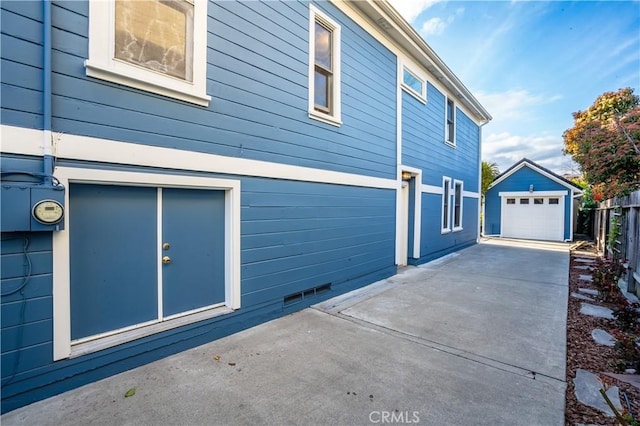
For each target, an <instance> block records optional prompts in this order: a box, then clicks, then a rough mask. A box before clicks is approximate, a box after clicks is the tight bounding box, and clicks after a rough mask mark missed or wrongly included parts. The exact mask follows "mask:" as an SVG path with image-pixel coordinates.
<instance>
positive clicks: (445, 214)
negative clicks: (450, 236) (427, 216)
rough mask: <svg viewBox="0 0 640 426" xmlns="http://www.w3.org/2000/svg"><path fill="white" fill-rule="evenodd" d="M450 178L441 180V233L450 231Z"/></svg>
mask: <svg viewBox="0 0 640 426" xmlns="http://www.w3.org/2000/svg"><path fill="white" fill-rule="evenodd" d="M450 218H451V178H448V177H446V176H445V177H443V178H442V233H445V232H450V231H451V222H450Z"/></svg>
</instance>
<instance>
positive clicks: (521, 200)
mask: <svg viewBox="0 0 640 426" xmlns="http://www.w3.org/2000/svg"><path fill="white" fill-rule="evenodd" d="M520 204H529V199H528V198H520Z"/></svg>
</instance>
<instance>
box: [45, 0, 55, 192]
mask: <svg viewBox="0 0 640 426" xmlns="http://www.w3.org/2000/svg"><path fill="white" fill-rule="evenodd" d="M42 8H43V20H42V27H43V44H42V50H43V58H42V59H43V61H42V75H43V86H42V116H43V117H42V118H43V126H42V153H43V172H44V184H45V186H51V185H52V176H53V167H54V158H53V150H52V147H51V145H52V140H51V1H50V0H43V1H42Z"/></svg>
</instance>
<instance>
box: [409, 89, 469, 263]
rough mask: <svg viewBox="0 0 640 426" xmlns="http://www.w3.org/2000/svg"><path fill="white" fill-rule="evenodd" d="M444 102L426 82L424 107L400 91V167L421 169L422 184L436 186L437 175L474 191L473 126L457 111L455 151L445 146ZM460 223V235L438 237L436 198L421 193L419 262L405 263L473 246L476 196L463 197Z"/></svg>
mask: <svg viewBox="0 0 640 426" xmlns="http://www.w3.org/2000/svg"><path fill="white" fill-rule="evenodd" d="M444 102H445V96H444V95H443V94H442V93H441V92H440V91H438V90H437V89H436V88H435V87H434V86H432V85H431V84H427V103H426V105H425V104H423V103H421V102H419V101H418V100H417V99H415V98H414V97H413V96H411V95H409V94H408V93H406V92H404V91H403V92H402V163H403V165H407V166H410V167H416V168H418V169H421V170H422V183H423V184H426V185H433V186H437V187H442V177H443V176H448V177H450V178H451V179H452V180H460V181H462V182H463V185H464V191H468V192H478V191H479V190H478V163H479V158H478V155H479V144H480V130H479V127H478V126H477V125H476V124H475V123H474V122H473V121H472V120H471V119H469V118H468V117H467V116H466V115H465V114H464V113H463V112H462V111H461V110H460V109H457V110H456V147H455V148H453V147H451V146H449V145H447V144H445V142H444ZM452 185H453V182H452ZM451 194H453V190H452V191H451ZM451 201H453V199H452V200H451ZM450 221H453V208H452V215H451V216H450ZM462 221H463V229H462V230H461V231H456V232H449V233H446V234H442V233H441V227H442V196H441V195H436V194H427V193H425V194H422V214H421V238H420V258H419V259H413V260H411V262H413V263H422V262H426V261H428V260H431V259H434V258H436V257H439V256H442V255H445V254H447V253H450V252H453V251H455V250H458V249H460V248H462V247H465V246H467V245H470V244H473V243H475V242H476V238H477V234H478V200H477V198H471V197H464V200H463V212H462ZM410 242H411V241H410Z"/></svg>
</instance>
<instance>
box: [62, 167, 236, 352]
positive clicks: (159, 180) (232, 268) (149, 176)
mask: <svg viewBox="0 0 640 426" xmlns="http://www.w3.org/2000/svg"><path fill="white" fill-rule="evenodd" d="M55 176H56V178H57V179H58V180H59V181H60V183H61V184H63V185H64V186H65V187H66V188H69V183H70V182H71V183H74V182H75V183H93V184H106V185H127V186H151V187H165V188H166V187H173V188H200V189H205V188H206V189H217V190H224V191H225V225H224V226H225V260H224V263H225V301H224V304H220V305H213V306H209V307H206V308H202V309H196V310H194V311H190V312H186V313H183V314H180V315H175V316H172V317H170V318H168V319H167V318H165V319H164V320H157V321H152V322H147V323H144V324H137V325H134V326H131V327H126V328H123V329H121V330H117V332H109V333H104V334H101V335H97V336H92V337H91V338H90V339H81V340H78V341H77V342H72V341H71V304H70V303H71V298H70V297H71V290H70V284H69V280H70V257H69V223H70V220H69V216H70V215H69V210H68V209H67V213H66V214H65V218H64V221H65V229H64V230H63V231H58V232H55V233H54V234H53V359H54V361H57V360H60V359H65V358H69V357H76V356H80V355H84V354H87V353H90V352H95V351H98V350H102V349H105V348H108V347H112V346H115V345H119V344H122V343H125V342H129V341H132V340H135V339H138V338H141V337H144V336H149V335H152V334H156V333H159V332H162V331H165V330H169V329H173V328H177V327H181V326H183V325H186V324H191V323H194V322H197V321H202V320H204V319H209V318H213V317H216V316H220V315H224V314H227V313H230V312H232V311H233V310H236V309H239V308H240V181H239V180H230V179H217V178H207V177H196V176H179V175H169V174H164V175H159V174H154V173H137V172H123V171H114V170H98V169H89V168H80V167H77V168H76V167H57V168H56V172H55ZM65 205H67V206H68V205H69V191H68V190H67V191H65ZM158 260H159V259H158Z"/></svg>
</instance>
